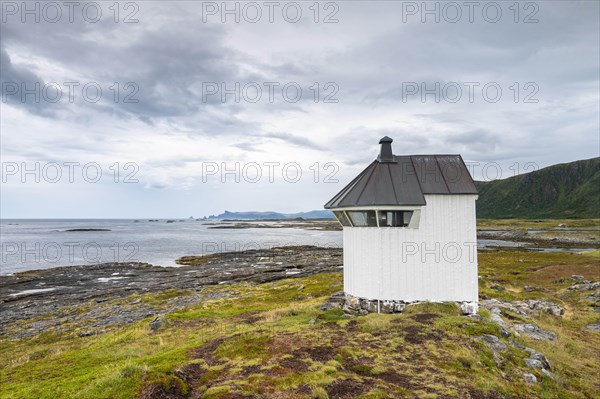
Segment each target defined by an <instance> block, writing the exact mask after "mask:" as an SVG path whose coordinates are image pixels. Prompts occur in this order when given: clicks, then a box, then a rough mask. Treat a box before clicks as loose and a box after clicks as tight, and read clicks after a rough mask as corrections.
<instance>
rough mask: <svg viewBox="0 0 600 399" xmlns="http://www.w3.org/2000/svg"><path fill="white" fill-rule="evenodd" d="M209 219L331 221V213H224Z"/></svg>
mask: <svg viewBox="0 0 600 399" xmlns="http://www.w3.org/2000/svg"><path fill="white" fill-rule="evenodd" d="M208 218H209V219H296V218H302V219H333V213H331V212H330V211H310V212H298V213H279V212H271V211H267V212H229V211H225V212H223V213H221V214H220V215H211V216H209V217H208Z"/></svg>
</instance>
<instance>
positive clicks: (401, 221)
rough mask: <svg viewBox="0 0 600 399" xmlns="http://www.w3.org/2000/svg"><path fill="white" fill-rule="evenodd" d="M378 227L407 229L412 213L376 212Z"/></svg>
mask: <svg viewBox="0 0 600 399" xmlns="http://www.w3.org/2000/svg"><path fill="white" fill-rule="evenodd" d="M377 213H378V214H379V227H407V226H408V225H409V224H410V219H411V218H412V215H413V211H377Z"/></svg>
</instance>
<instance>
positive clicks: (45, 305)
mask: <svg viewBox="0 0 600 399" xmlns="http://www.w3.org/2000/svg"><path fill="white" fill-rule="evenodd" d="M182 259H184V260H183V261H182V262H180V263H185V265H184V266H181V267H162V266H154V265H151V264H148V263H104V264H96V265H82V266H69V267H59V268H54V269H46V270H33V271H27V272H22V273H16V274H14V275H11V276H0V336H5V337H6V336H8V337H14V338H22V337H27V336H35V335H38V334H40V333H43V332H46V331H56V332H64V331H65V330H67V329H68V328H69V326H70V325H71V324H77V325H78V326H80V325H81V324H82V323H83V325H85V326H87V327H88V328H89V329H92V330H93V331H97V329H104V328H109V327H110V326H112V325H117V324H120V323H129V322H133V321H136V320H140V319H143V318H146V317H150V316H153V315H158V314H162V313H165V312H168V311H172V310H174V309H178V308H182V307H186V306H189V305H192V304H194V303H199V302H202V301H204V300H209V299H214V298H212V296H211V295H207V294H205V293H203V292H202V288H203V287H209V286H215V285H220V284H228V283H239V282H254V283H264V282H269V281H275V280H280V279H284V278H291V277H306V276H310V275H313V274H316V273H322V272H334V271H341V267H342V250H341V249H339V248H319V247H314V246H300V247H282V248H273V249H270V250H249V251H243V252H229V253H222V254H216V255H211V256H207V257H185V258H182ZM186 290H188V291H189V292H185V293H184V295H173V296H172V297H170V298H166V299H165V300H164V301H158V302H159V303H145V302H144V301H142V300H140V299H139V298H136V296H139V295H143V294H148V293H152V294H159V293H165V292H173V291H175V292H177V291H186ZM130 296H132V298H133V299H132V300H129V301H123V300H121V301H119V299H124V298H127V297H130ZM81 305H86V306H87V309H86V310H87V311H86V312H84V313H83V314H80V313H77V314H73V312H69V311H68V308H69V307H72V306H81ZM61 309H63V310H64V311H61ZM31 320H36V322H34V323H29V324H27V326H21V325H18V324H19V322H25V321H31ZM92 330H90V331H92ZM79 333H80V334H84V335H85V334H86V331H85V329H84V331H80V332H79ZM90 334H91V332H90Z"/></svg>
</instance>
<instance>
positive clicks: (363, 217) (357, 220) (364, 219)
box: [346, 211, 377, 227]
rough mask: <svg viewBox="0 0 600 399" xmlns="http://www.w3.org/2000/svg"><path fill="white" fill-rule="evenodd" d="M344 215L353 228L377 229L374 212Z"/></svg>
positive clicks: (352, 212) (350, 212) (353, 212)
mask: <svg viewBox="0 0 600 399" xmlns="http://www.w3.org/2000/svg"><path fill="white" fill-rule="evenodd" d="M346 213H347V214H348V217H349V218H350V220H351V221H352V225H353V226H354V227H377V216H376V214H375V211H348V212H346Z"/></svg>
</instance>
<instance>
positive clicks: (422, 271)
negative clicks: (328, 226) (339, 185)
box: [344, 195, 478, 302]
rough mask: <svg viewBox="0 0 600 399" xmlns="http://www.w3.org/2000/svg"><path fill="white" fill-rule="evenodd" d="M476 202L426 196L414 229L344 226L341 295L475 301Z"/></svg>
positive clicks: (469, 197)
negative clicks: (342, 289)
mask: <svg viewBox="0 0 600 399" xmlns="http://www.w3.org/2000/svg"><path fill="white" fill-rule="evenodd" d="M476 198H477V197H476V196H475V195H426V196H425V199H426V201H427V205H426V206H424V207H422V208H421V209H422V211H421V220H420V224H419V227H418V228H417V229H412V228H389V227H388V228H376V227H344V290H345V292H346V293H348V294H351V295H354V296H358V297H362V298H368V299H381V300H404V301H469V302H471V301H472V302H476V301H477V300H478V291H477V252H476V242H477V231H476V220H475V199H476ZM415 251H416V253H414V254H413V252H415Z"/></svg>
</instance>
